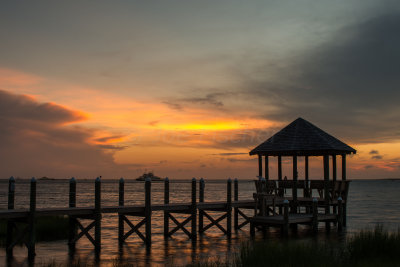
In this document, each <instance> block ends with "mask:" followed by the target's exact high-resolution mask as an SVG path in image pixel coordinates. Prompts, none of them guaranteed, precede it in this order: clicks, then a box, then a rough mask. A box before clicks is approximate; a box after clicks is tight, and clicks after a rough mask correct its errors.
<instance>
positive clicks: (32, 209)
mask: <svg viewBox="0 0 400 267" xmlns="http://www.w3.org/2000/svg"><path fill="white" fill-rule="evenodd" d="M35 215H36V179H35V177H32V179H31V189H30V204H29V218H28V223H29V226H28V229H29V230H28V235H29V236H28V244H27V247H28V259H29V260H30V261H31V260H33V258H34V257H35V255H36V253H35Z"/></svg>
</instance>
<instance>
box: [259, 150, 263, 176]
mask: <svg viewBox="0 0 400 267" xmlns="http://www.w3.org/2000/svg"><path fill="white" fill-rule="evenodd" d="M262 174H263V173H262V156H261V155H258V176H260V177H262Z"/></svg>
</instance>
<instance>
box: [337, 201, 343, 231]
mask: <svg viewBox="0 0 400 267" xmlns="http://www.w3.org/2000/svg"><path fill="white" fill-rule="evenodd" d="M342 201H343V199H342V198H341V197H339V198H338V214H337V225H338V230H339V231H342V229H343V203H342Z"/></svg>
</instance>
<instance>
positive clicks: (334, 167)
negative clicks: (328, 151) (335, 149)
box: [332, 155, 337, 181]
mask: <svg viewBox="0 0 400 267" xmlns="http://www.w3.org/2000/svg"><path fill="white" fill-rule="evenodd" d="M336 178H337V166H336V155H332V180H333V181H336Z"/></svg>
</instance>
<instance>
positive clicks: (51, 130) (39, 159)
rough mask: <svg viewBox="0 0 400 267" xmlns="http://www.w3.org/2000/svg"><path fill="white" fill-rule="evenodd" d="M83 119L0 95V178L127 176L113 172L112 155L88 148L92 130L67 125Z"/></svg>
mask: <svg viewBox="0 0 400 267" xmlns="http://www.w3.org/2000/svg"><path fill="white" fill-rule="evenodd" d="M83 119H85V116H84V115H83V114H82V113H80V112H77V111H73V110H69V109H67V108H64V107H62V106H59V105H56V104H52V103H38V102H37V101H36V100H34V99H33V98H31V97H28V96H24V95H15V94H12V93H9V92H7V91H3V90H0V125H1V130H0V147H1V150H0V158H1V159H2V160H1V161H0V169H1V170H2V175H5V176H17V177H18V176H19V177H25V178H26V177H31V176H36V177H42V176H47V177H57V178H67V177H65V175H67V174H69V175H70V176H76V177H87V178H94V177H96V176H98V175H103V176H104V175H108V174H110V173H111V171H117V172H118V170H123V171H124V170H125V171H126V166H119V168H116V167H117V166H116V164H115V163H114V161H113V158H112V155H111V154H108V153H105V152H104V151H103V150H102V149H101V148H100V147H98V146H95V145H91V144H89V143H88V140H89V139H91V138H92V137H93V134H92V132H91V131H89V130H87V129H83V128H79V127H77V126H73V125H68V124H71V123H74V122H78V121H81V120H83ZM115 175H117V173H115ZM1 178H7V177H1Z"/></svg>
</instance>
